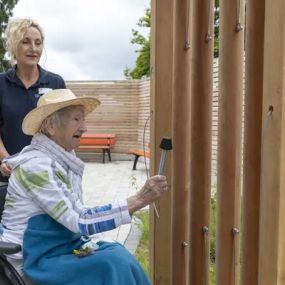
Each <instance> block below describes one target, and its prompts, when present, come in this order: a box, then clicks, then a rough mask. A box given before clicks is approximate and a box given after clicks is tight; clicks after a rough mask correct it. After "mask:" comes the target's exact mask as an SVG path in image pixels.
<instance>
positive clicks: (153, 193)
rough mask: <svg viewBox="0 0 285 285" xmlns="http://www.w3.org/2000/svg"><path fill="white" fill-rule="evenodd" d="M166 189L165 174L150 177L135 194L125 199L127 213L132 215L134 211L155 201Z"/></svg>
mask: <svg viewBox="0 0 285 285" xmlns="http://www.w3.org/2000/svg"><path fill="white" fill-rule="evenodd" d="M166 190H167V182H166V177H165V176H162V175H156V176H152V177H150V178H149V179H147V181H146V182H145V185H144V186H143V187H142V189H141V190H140V191H139V192H138V193H137V194H136V195H134V196H131V197H129V198H128V199H127V201H128V207H129V213H130V214H131V215H132V214H133V213H134V212H135V211H137V210H139V209H141V208H143V207H145V206H147V205H149V204H151V203H152V202H154V201H156V200H157V199H158V198H159V197H160V196H161V194H162V193H164V192H165V191H166Z"/></svg>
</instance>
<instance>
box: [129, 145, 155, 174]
mask: <svg viewBox="0 0 285 285" xmlns="http://www.w3.org/2000/svg"><path fill="white" fill-rule="evenodd" d="M146 148H148V149H149V144H148V145H147V147H146ZM128 154H133V155H134V156H135V160H134V164H133V170H136V169H137V162H138V160H139V158H140V156H143V157H147V158H150V151H149V150H142V149H129V151H128Z"/></svg>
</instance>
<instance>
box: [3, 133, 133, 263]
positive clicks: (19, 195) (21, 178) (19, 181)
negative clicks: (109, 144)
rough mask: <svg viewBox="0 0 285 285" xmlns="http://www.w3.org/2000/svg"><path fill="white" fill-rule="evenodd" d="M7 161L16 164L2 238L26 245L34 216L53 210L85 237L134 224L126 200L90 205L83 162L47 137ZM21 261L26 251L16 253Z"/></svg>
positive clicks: (40, 137) (35, 140)
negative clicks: (86, 201) (84, 188)
mask: <svg viewBox="0 0 285 285" xmlns="http://www.w3.org/2000/svg"><path fill="white" fill-rule="evenodd" d="M7 161H8V163H9V164H10V165H11V166H12V169H13V171H12V174H11V177H10V179H9V186H8V193H7V198H6V203H5V209H4V213H3V216H2V221H1V224H2V227H1V228H0V240H2V241H8V242H16V243H19V244H21V245H22V243H23V235H24V231H25V229H26V227H27V223H28V220H29V218H31V217H32V216H35V215H40V214H44V213H46V214H48V215H50V216H51V217H52V218H53V219H55V220H56V221H57V222H59V223H60V224H62V225H64V226H65V227H66V228H68V229H69V230H71V231H72V232H75V233H78V232H79V233H81V235H82V236H86V235H93V234H96V233H100V232H104V231H108V230H111V229H114V228H116V227H118V226H120V225H122V224H126V223H130V221H131V217H130V215H129V211H128V207H127V201H126V200H123V201H117V202H114V203H112V204H108V205H105V206H99V207H94V208H86V207H84V205H83V202H82V175H83V170H84V163H83V162H82V161H81V160H80V159H79V158H77V157H76V156H75V153H74V152H67V151H65V150H64V149H63V148H61V147H60V146H59V145H57V144H56V143H55V142H53V141H52V140H50V139H49V138H47V137H46V136H45V135H42V134H37V135H35V136H34V138H33V139H32V142H31V145H30V146H27V147H25V148H24V149H23V151H22V152H21V153H20V154H19V155H17V156H14V157H10V158H9V159H8V160H7ZM11 257H12V258H16V259H22V252H21V253H18V254H15V255H14V256H11Z"/></svg>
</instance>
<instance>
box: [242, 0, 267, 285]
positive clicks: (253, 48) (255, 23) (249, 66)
mask: <svg viewBox="0 0 285 285" xmlns="http://www.w3.org/2000/svg"><path fill="white" fill-rule="evenodd" d="M264 10H265V0H252V1H247V6H246V66H245V102H244V104H245V109H244V150H243V219H242V220H243V234H242V245H243V247H242V253H241V254H242V259H241V260H242V265H241V268H242V270H241V279H242V285H257V284H258V249H259V209H260V206H259V203H260V160H261V123H262V98H263V97H262V95H263V56H264Z"/></svg>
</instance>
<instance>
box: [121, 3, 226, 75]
mask: <svg viewBox="0 0 285 285" xmlns="http://www.w3.org/2000/svg"><path fill="white" fill-rule="evenodd" d="M150 17H151V12H150V9H149V8H148V9H146V11H145V15H144V16H143V17H141V18H140V19H139V22H138V24H137V25H138V26H139V27H148V28H150V23H151V22H150ZM219 18H220V1H219V0H215V7H214V57H219V26H220V21H219ZM132 34H133V38H132V40H131V43H132V44H137V45H139V46H140V49H138V50H137V52H138V57H137V60H136V66H135V67H134V69H132V70H130V69H129V68H126V69H125V70H124V75H125V76H126V77H131V78H133V79H140V78H142V77H143V76H149V75H150V35H148V37H147V38H146V37H144V36H143V35H141V34H140V33H139V32H138V31H137V30H134V29H133V30H132Z"/></svg>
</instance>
